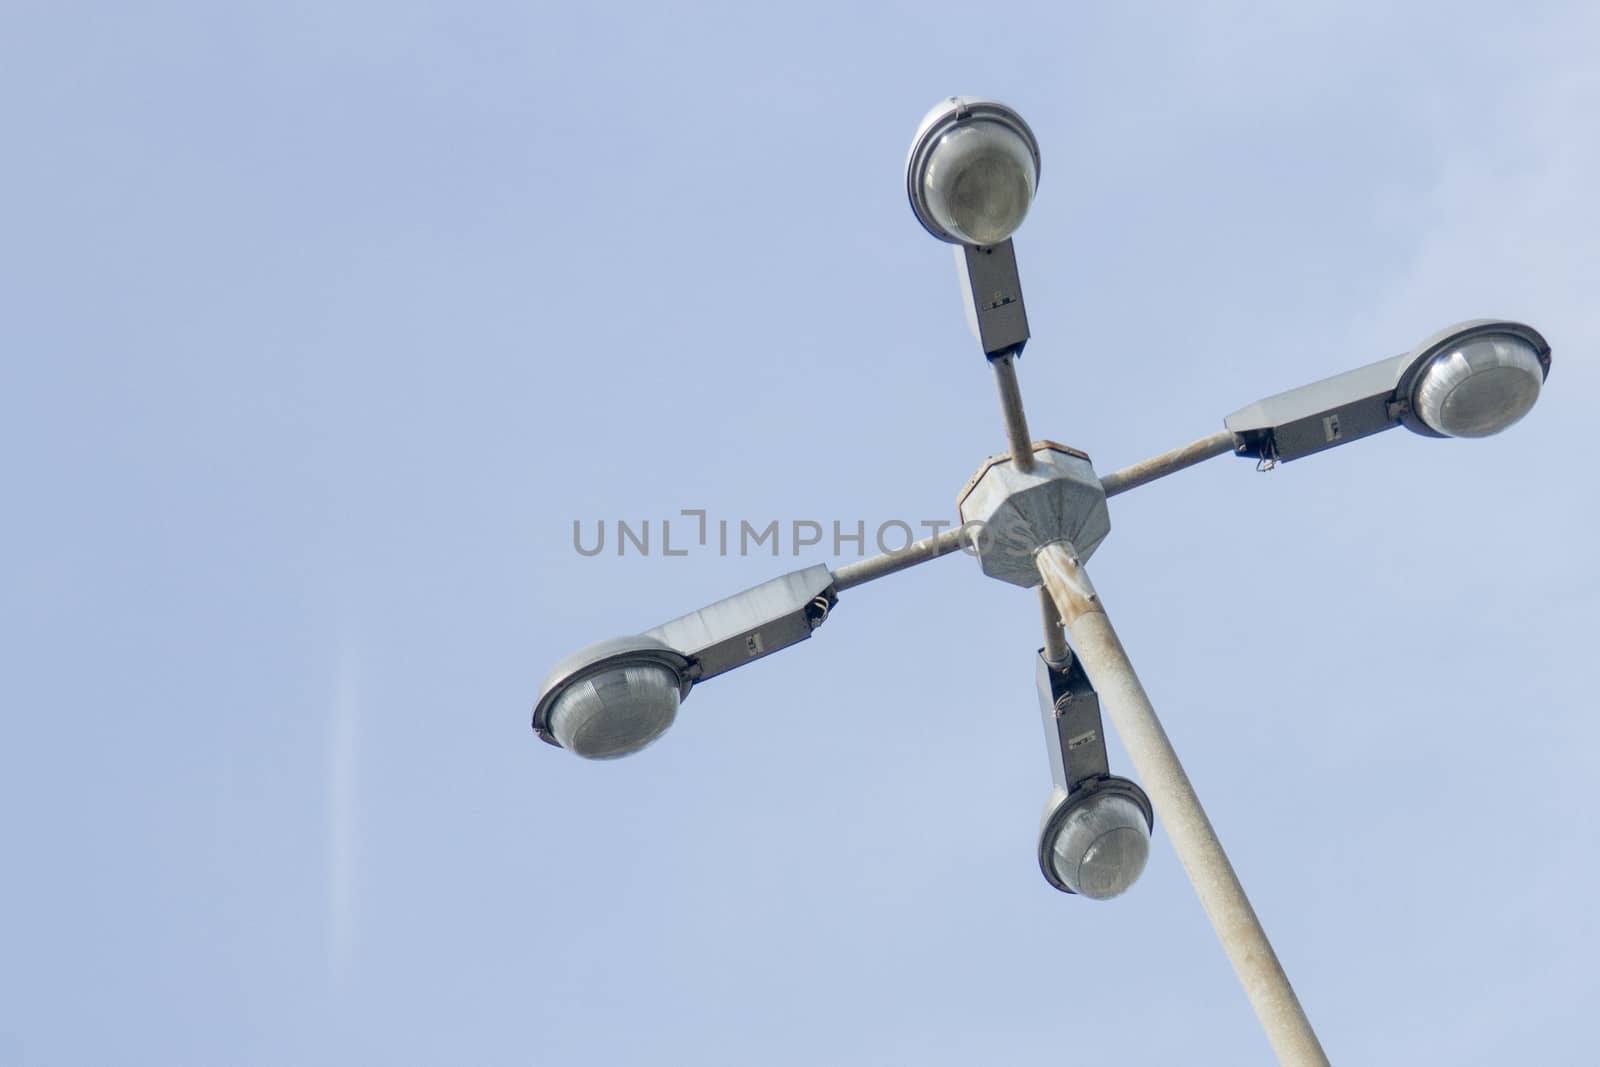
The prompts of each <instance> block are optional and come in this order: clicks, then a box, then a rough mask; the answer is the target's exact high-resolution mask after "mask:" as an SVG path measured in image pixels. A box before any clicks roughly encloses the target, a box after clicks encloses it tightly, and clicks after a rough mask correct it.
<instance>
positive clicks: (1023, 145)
mask: <svg viewBox="0 0 1600 1067" xmlns="http://www.w3.org/2000/svg"><path fill="white" fill-rule="evenodd" d="M1039 168H1040V157H1039V146H1038V142H1037V141H1036V140H1035V138H1034V136H1033V133H1032V131H1031V130H1030V129H1029V128H1028V125H1027V123H1025V122H1024V121H1023V120H1022V117H1021V116H1020V115H1018V114H1017V113H1016V112H1015V111H1013V110H1012V109H1011V108H1009V107H1007V106H1006V105H1004V104H1001V103H999V102H998V101H994V100H985V99H978V98H972V97H951V98H949V99H947V100H944V101H941V102H940V103H939V104H938V105H937V106H936V107H934V108H933V110H931V111H930V112H928V114H927V115H926V116H925V117H924V118H923V120H922V123H921V125H920V126H919V127H918V128H917V133H916V136H915V138H914V139H913V141H912V145H911V152H910V155H909V156H908V158H907V161H906V192H907V196H908V198H909V200H910V201H911V207H912V210H913V211H914V212H915V214H916V217H917V219H918V221H919V222H921V223H922V225H923V226H924V227H925V228H926V229H927V230H928V232H930V233H931V234H933V235H934V236H935V237H937V238H939V239H940V240H942V241H945V242H948V243H949V244H951V245H952V246H953V247H954V251H955V256H956V262H957V266H958V272H959V276H960V279H961V291H962V294H963V297H964V299H965V302H966V310H967V320H968V324H969V326H970V327H971V328H972V332H973V334H974V336H975V337H976V338H977V339H978V343H979V346H980V347H981V348H982V350H983V352H984V355H985V356H986V357H987V359H988V362H989V364H990V366H991V367H992V368H993V373H994V376H995V382H996V385H997V388H998V390H999V395H1000V407H1001V412H1002V415H1003V417H1004V421H1005V429H1006V440H1007V444H1008V449H1007V451H1006V452H1005V453H1002V454H1000V455H996V456H993V457H990V458H989V459H988V460H986V461H985V462H984V463H983V465H982V466H980V467H979V469H978V471H977V473H976V474H974V475H973V477H972V478H971V479H970V480H969V481H968V483H967V485H966V487H965V489H963V490H962V492H961V494H960V497H959V502H958V508H959V512H960V515H961V519H962V525H961V527H959V528H958V529H955V530H950V531H947V532H945V533H941V534H939V535H937V536H935V537H930V538H927V539H925V540H922V541H918V542H915V543H913V544H912V545H910V546H909V547H908V548H907V549H905V550H904V551H901V552H896V553H891V554H887V555H882V556H877V557H873V558H870V559H865V560H861V561H858V562H855V563H850V564H845V565H843V566H841V567H839V568H838V569H836V570H830V569H829V568H828V567H826V566H822V565H817V566H812V567H808V568H806V569H804V570H800V571H795V572H793V573H791V574H787V575H784V576H782V577H779V578H775V579H773V580H771V581H768V582H765V583H763V584H761V585H758V586H756V587H754V588H753V589H748V590H746V591H744V592H742V593H739V594H737V595H735V596H732V597H729V598H727V599H725V600H721V601H718V602H717V603H715V604H712V605H710V606H709V607H705V608H702V609H700V610H699V611H696V612H693V613H691V614H689V615H685V616H683V617H682V618H678V619H674V620H672V621H671V622H667V623H664V624H662V625H661V626H658V627H656V628H655V629H653V630H650V631H648V632H647V633H644V634H641V635H637V636H634V637H623V638H614V639H612V640H609V641H602V642H600V643H599V644H596V645H591V646H589V647H588V648H586V649H583V650H581V651H579V652H577V653H574V654H573V655H572V656H569V657H568V658H567V659H565V660H563V661H562V662H561V663H559V664H558V665H557V666H556V668H555V670H554V671H552V672H551V674H550V675H549V677H548V678H547V679H546V680H545V683H544V685H543V687H542V688H541V690H540V693H539V696H538V699H537V701H536V703H535V705H534V711H533V728H534V730H535V731H536V732H537V733H538V735H539V736H540V737H541V738H542V739H543V740H545V741H547V742H550V743H551V744H554V745H559V746H561V747H563V748H567V749H569V750H571V751H573V752H575V753H577V754H578V755H580V756H586V757H590V758H599V759H604V758H611V757H616V756H623V755H627V754H629V753H632V752H636V751H638V750H639V749H641V748H643V747H644V746H646V745H648V744H649V743H650V742H651V741H653V740H654V739H655V738H656V737H658V736H659V735H660V734H661V733H662V732H663V731H664V730H665V729H666V728H667V727H668V726H670V725H671V724H672V721H673V719H674V718H675V716H676V714H677V710H678V704H679V702H680V701H681V700H683V699H684V698H686V697H687V696H688V695H689V694H690V692H691V691H692V690H693V688H694V687H695V686H697V685H698V684H699V683H701V682H703V681H706V680H707V679H709V678H712V677H714V676H716V675H718V674H721V673H723V672H725V671H728V670H731V669H733V668H734V667H738V666H741V665H743V664H745V663H748V662H750V661H752V660H755V659H759V658H761V657H762V656H766V655H769V654H770V653H773V652H776V651H778V650H779V649H781V648H784V647H787V646H788V645H791V644H794V643H796V642H799V641H802V640H805V639H806V638H808V637H810V636H811V633H812V632H813V631H814V630H815V629H817V628H818V627H819V626H821V625H822V624H823V622H825V621H826V620H827V619H828V618H829V615H830V613H831V611H832V609H833V608H834V606H835V604H836V603H837V602H838V598H839V594H840V593H842V592H844V591H845V590H848V589H851V588H854V587H855V586H858V585H862V584H864V583H866V582H869V581H873V580H875V579H878V578H882V577H885V576H887V575H890V574H894V573H896V572H898V571H900V570H904V569H905V568H907V567H911V566H915V565H916V564H919V563H923V562H926V561H928V560H931V559H937V558H938V557H940V556H944V555H948V554H950V553H951V552H953V551H955V550H956V549H957V548H961V547H969V548H970V549H971V550H972V551H973V553H974V554H975V555H976V556H977V559H978V563H979V566H980V567H981V568H982V570H983V572H984V573H985V574H987V575H989V576H990V577H992V578H997V579H999V580H1001V581H1004V582H1008V583H1011V584H1013V585H1018V586H1022V587H1024V588H1038V589H1039V590H1040V605H1041V610H1042V614H1043V623H1044V639H1043V647H1042V648H1041V649H1040V650H1039V659H1038V664H1037V676H1038V677H1037V684H1038V692H1039V704H1040V711H1041V713H1042V716H1043V719H1044V724H1045V735H1046V740H1047V748H1048V751H1049V756H1050V767H1051V777H1052V783H1053V785H1052V789H1051V791H1050V794H1049V797H1048V799H1047V802H1046V805H1045V812H1044V818H1043V822H1042V825H1041V828H1040V835H1039V866H1040V869H1041V871H1042V872H1043V874H1044V877H1045V879H1046V881H1048V882H1049V883H1050V884H1051V885H1052V886H1054V887H1055V888H1057V889H1059V890H1061V891H1063V892H1066V893H1072V894H1077V895H1081V896H1085V897H1089V898H1092V899H1106V898H1110V897H1115V896H1117V895H1118V894H1120V893H1122V892H1123V891H1124V890H1126V889H1127V888H1128V887H1129V886H1131V885H1132V884H1133V882H1134V881H1135V880H1136V879H1137V878H1138V876H1139V874H1140V872H1141V871H1142V870H1143V869H1144V866H1145V862H1146V860H1147V858H1148V853H1149V839H1150V831H1151V829H1152V828H1153V825H1154V818H1155V817H1156V816H1159V817H1160V818H1161V819H1162V820H1163V821H1164V822H1165V824H1166V826H1167V833H1168V837H1169V838H1170V839H1171V841H1172V845H1173V848H1174V850H1175V851H1176V852H1177V854H1178V858H1179V860H1180V861H1181V862H1182V864H1183V867H1184V870H1185V871H1186V873H1187V874H1188V876H1189V879H1190V881H1191V883H1192V884H1193V885H1194V888H1195V892H1196V894H1197V895H1198V896H1199V898H1200V902H1201V904H1202V905H1203V906H1204V908H1205V911H1206V914H1207V916H1208V917H1209V918H1210V920H1211V923H1212V926H1213V927H1214V928H1215V930H1216V932H1217V936H1218V938H1219V939H1220V940H1221V942H1222V945H1223V948H1224V949H1225V950H1226V952H1227V954H1228V957H1229V959H1230V961H1231V962H1232V964H1233V967H1234V970H1235V972H1236V973H1237V974H1238V976H1239V980H1240V982H1241V983H1242V984H1243V985H1244V988H1245V992H1246V994H1247V995H1248V997H1249V999H1250V1003H1251V1005H1252V1007H1254V1009H1255V1011H1256V1015H1257V1017H1258V1018H1259V1019H1260V1021H1261V1025H1262V1027H1263V1029H1264V1030H1265V1031H1266V1034H1267V1038H1268V1040H1269V1041H1270V1042H1271V1044H1272V1047H1273V1049H1274V1051H1275V1052H1276V1054H1277V1056H1278V1059H1279V1060H1280V1062H1282V1063H1285V1064H1325V1063H1327V1057H1326V1055H1325V1054H1324V1053H1323V1050H1322V1047H1321V1044H1320V1043H1319V1042H1318V1040H1317V1036H1316V1034H1315V1032H1314V1031H1313V1030H1312V1028H1311V1024H1310V1022H1309V1020H1308V1019H1307V1018H1306V1014H1305V1011H1304V1010H1303V1009H1302V1007H1301V1005H1300V1002H1299V999H1298V998H1297V997H1296V996H1295V993H1294V989H1293V987H1292V986H1291V985H1290V984H1289V980H1288V978H1287V976H1286V975H1285V974H1284V971H1283V968H1282V966H1281V965H1280V964H1279V962H1278V959H1277V956H1276V954H1275V953H1274V952H1273V949H1272V945H1271V943H1270V942H1269V941H1268V940H1267V936H1266V932H1265V931H1264V930H1263V929H1262V927H1261V923H1260V921H1259V919H1258V918H1257V917H1256V914H1255V911H1254V910H1253V909H1252V908H1251V906H1250V902H1249V899H1248V898H1247V897H1246V896H1245V893H1244V889H1243V887H1242V886H1241V885H1240V883H1239V879H1238V876H1237V875H1236V874H1235V872H1234V870H1233V866H1232V864H1231V863H1230V862H1229V861H1228V857H1227V854H1226V853H1225V852H1224V851H1223V848H1222V844H1221V842H1220V841H1219V840H1218V838H1217V835H1216V832H1215V830H1214V829H1213V828H1212V825H1211V822H1210V820H1209V819H1208V818H1207V817H1206V813H1205V809H1204V808H1203V807H1202V806H1201V804H1200V799H1199V797H1198V796H1197V795H1196V794H1195V791H1194V787H1193V786H1192V785H1191V784H1190V782H1189V778H1188V776H1187V775H1186V774H1185V773H1184V769H1183V765H1182V763H1181V762H1180V761H1179V759H1178V755H1177V752H1176V751H1175V750H1174V749H1173V747H1172V743H1171V741H1170V740H1169V739H1168V738H1167V735H1166V732H1165V730H1163V728H1162V726H1161V721H1160V719H1159V718H1158V717H1157V715H1156V712H1155V708H1154V707H1153V706H1152V704H1151V702H1150V698H1149V696H1148V695H1147V694H1146V693H1145V691H1144V687H1143V686H1142V685H1141V684H1140V682H1139V678H1138V675H1137V674H1136V673H1135V672H1134V669H1133V665H1132V663H1131V662H1130V661H1129V659H1128V654H1127V652H1126V650H1125V649H1124V648H1123V646H1122V643H1121V641H1120V640H1119V639H1118V637H1117V633H1116V630H1115V629H1114V628H1113V627H1112V625H1111V620H1110V618H1109V617H1108V616H1107V614H1106V609H1105V605H1104V603H1103V602H1102V601H1101V599H1100V596H1099V594H1098V593H1097V592H1096V591H1095V589H1094V586H1093V584H1092V583H1091V582H1090V580H1089V575H1088V573H1087V571H1086V570H1085V567H1084V564H1085V563H1086V561H1087V560H1088V559H1089V557H1090V555H1091V554H1092V553H1093V552H1094V550H1095V548H1096V547H1098V546H1099V544H1100V542H1101V541H1102V540H1104V538H1105V537H1106V535H1107V534H1108V533H1109V532H1110V529H1111V525H1110V517H1109V512H1108V508H1107V503H1106V501H1107V499H1108V498H1110V497H1113V496H1116V495H1117V494H1118V493H1122V492H1126V491H1127V490H1129V489H1133V488H1136V487H1138V486H1141V485H1144V484H1146V483H1147V482H1151V481H1154V480H1156V479H1157V478H1161V477H1164V476H1166V475H1168V474H1172V473H1174V472H1176V471H1180V470H1183V469H1184V468H1186V467H1190V466H1193V465H1194V464H1196V463H1200V462H1203V461H1204V460H1207V459H1210V458H1212V457H1214V456H1220V455H1223V454H1225V453H1232V454H1234V455H1237V456H1243V457H1247V458H1251V459H1254V460H1256V461H1257V465H1258V466H1259V467H1262V468H1268V467H1272V466H1275V465H1277V464H1279V463H1285V462H1289V461H1291V460H1296V459H1300V458H1302V457H1305V456H1308V455H1311V454H1313V453H1315V452H1320V451H1324V450H1326V449H1329V448H1333V447H1335V446H1337V445H1342V444H1346V443H1348V442H1350V441H1354V440H1356V439H1358V438H1361V437H1366V436H1369V435H1371V434H1374V433H1378V432H1380V431H1383V430H1388V429H1392V428H1393V427H1396V426H1404V427H1407V428H1408V429H1411V430H1413V431H1415V432H1417V433H1419V434H1422V435H1425V436H1431V437H1482V436H1486V435H1488V434H1492V433H1496V432H1498V431H1500V430H1502V429H1505V428H1506V427H1508V426H1510V425H1511V424H1512V423H1514V422H1516V421H1517V420H1518V419H1520V418H1521V417H1522V416H1523V415H1525V414H1526V413H1527V412H1528V410H1529V409H1530V408H1531V407H1532V406H1533V404H1534V402H1535V401H1536V400H1537V399H1538V396H1539V392H1540V389H1541V388H1542V386H1543V384H1544V380H1545V378H1546V377H1547V376H1548V375H1549V372H1550V346H1549V345H1548V344H1547V343H1546V342H1545V340H1544V338H1543V337H1541V336H1540V335H1539V333H1538V332H1537V331H1535V330H1533V329H1531V328H1530V327H1527V326H1524V325H1521V324H1519V323H1514V322H1505V321H1500V320H1492V319H1482V320H1476V321H1473V322H1467V323H1463V324H1461V325H1458V326H1454V327H1451V328H1449V329H1447V330H1444V331H1441V332H1440V333H1438V334H1436V335H1434V336H1433V337H1430V338H1428V339H1427V340H1425V341H1424V342H1423V343H1422V344H1420V345H1418V346H1417V347H1416V348H1414V349H1412V350H1411V351H1410V352H1407V353H1405V354H1402V355H1399V356H1394V357H1392V358H1390V359H1385V360H1381V361H1379V362H1377V363H1373V364H1370V365H1368V366H1365V367H1361V368H1358V369H1356V370H1352V371H1348V372H1346V373H1344V374H1340V375H1336V376H1334V377H1332V378H1328V379H1325V380H1323V381H1320V382H1315V383H1313V384H1311V385H1307V386H1303V387H1301V388H1299V389H1293V390H1290V391H1288V392H1286V393H1280V394H1278V395H1276V396H1271V397H1268V398H1266V399H1264V400H1260V401H1258V402H1256V403H1254V404H1250V405H1248V406H1247V407H1244V408H1241V409H1240V410H1239V411H1236V412H1234V413H1233V414H1232V415H1230V416H1228V417H1227V418H1226V419H1224V420H1223V425H1224V427H1225V428H1224V429H1223V430H1222V431H1220V432H1218V433H1215V434H1212V435H1211V436H1209V437H1206V438H1203V439H1201V440H1199V441H1196V442H1193V443H1192V444H1189V445H1186V446H1184V447H1182V448H1178V449H1174V450H1173V451H1171V452H1166V453H1163V454H1161V455H1158V456H1155V457H1153V458H1151V459H1149V460H1146V461H1144V462H1143V463H1138V464H1135V465H1134V466H1132V467H1129V468H1127V469H1125V470H1121V471H1117V472H1115V473H1112V474H1107V475H1105V476H1103V477H1102V476H1099V475H1097V474H1096V473H1095V471H1094V468H1093V465H1092V464H1091V463H1090V460H1089V457H1088V456H1087V455H1085V454H1084V453H1082V452H1079V451H1077V450H1076V449H1072V448H1068V447H1066V446H1064V445H1059V444H1056V443H1054V442H1052V441H1035V440H1034V439H1033V438H1032V436H1031V435H1030V434H1029V431H1028V423H1027V418H1026V416H1025V414H1024V411H1023V405H1022V394H1021V389H1020V385H1019V382H1018V380H1017V371H1016V360H1017V358H1018V357H1019V356H1020V355H1021V352H1022V349H1023V346H1024V345H1025V344H1026V343H1027V341H1028V336H1029V334H1028V317H1027V311H1026V308H1025V306H1024V304H1023V299H1022V288H1021V283H1020V278H1019V273H1018V269H1017V259H1016V254H1015V249H1014V248H1013V246H1012V242H1011V234H1012V233H1013V232H1015V230H1016V229H1017V227H1018V226H1019V225H1021V223H1022V221H1023V219H1024V217H1025V216H1026V214H1027V211H1028V207H1029V205H1030V204H1031V202H1032V199H1033V195H1034V192H1035V190H1036V189H1037V187H1038V183H1039ZM1063 630H1065V633H1064V632H1063ZM1069 636H1070V644H1069V641H1068V637H1069ZM1102 704H1104V705H1105V708H1106V710H1107V711H1108V712H1109V713H1110V716H1111V720H1112V722H1113V724H1114V725H1115V726H1116V728H1117V732H1118V735H1119V736H1120V737H1121V739H1122V741H1123V744H1124V747H1125V748H1126V749H1127V751H1128V755H1129V757H1130V758H1131V759H1132V761H1133V765H1134V770H1135V771H1136V772H1137V773H1138V775H1139V778H1140V780H1141V782H1142V783H1143V785H1142V787H1141V785H1140V784H1137V783H1135V782H1133V781H1132V780H1130V779H1128V778H1124V777H1121V776H1118V775H1115V774H1113V773H1112V772H1111V767H1110V764H1109V761H1108V758H1107V754H1106V746H1105V738H1104V731H1103V726H1102V723H1101V717H1100V709H1101V705H1102Z"/></svg>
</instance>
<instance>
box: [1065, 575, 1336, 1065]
mask: <svg viewBox="0 0 1600 1067" xmlns="http://www.w3.org/2000/svg"><path fill="white" fill-rule="evenodd" d="M1076 557H1077V553H1076V552H1075V551H1074V550H1073V549H1072V548H1071V546H1070V545H1067V544H1064V543H1056V544H1052V545H1046V546H1045V547H1044V548H1041V549H1040V550H1039V554H1038V556H1037V557H1036V559H1037V562H1038V565H1039V575H1040V577H1041V578H1042V579H1043V580H1044V585H1045V588H1046V589H1047V590H1048V591H1049V593H1050V597H1051V599H1052V600H1054V601H1055V604H1056V609H1057V610H1058V611H1059V612H1060V613H1061V617H1062V618H1063V619H1064V620H1065V621H1066V624H1067V631H1068V633H1070V634H1071V635H1072V644H1073V649H1074V651H1075V652H1076V653H1077V656H1078V660H1079V662H1081V663H1082V664H1083V669H1084V672H1085V673H1086V674H1088V676H1089V681H1090V682H1092V683H1093V684H1094V687H1095V690H1096V691H1097V692H1098V693H1099V694H1100V700H1101V703H1102V705H1103V706H1104V707H1105V708H1106V710H1107V712H1108V713H1109V714H1110V716H1111V721H1112V723H1113V725H1115V726H1116V728H1117V733H1118V735H1120V736H1121V738H1122V743H1123V746H1124V747H1125V748H1126V749H1127V750H1128V756H1129V758H1131V759H1132V760H1133V765H1134V768H1135V769H1136V770H1137V771H1138V772H1139V778H1140V780H1141V782H1142V784H1143V785H1144V788H1145V791H1146V792H1147V793H1149V795H1150V801H1151V803H1152V804H1153V805H1154V806H1155V809H1156V815H1157V817H1158V818H1159V819H1160V820H1161V821H1162V823H1163V824H1164V825H1165V826H1166V828H1167V836H1168V838H1170V839H1171V841H1172V847H1173V849H1174V850H1175V851H1176V852H1177V853H1178V859H1179V860H1180V861H1182V863H1183V868H1184V870H1185V871H1186V872H1188V875H1189V881H1190V882H1191V883H1193V885H1194V889H1195V893H1196V894H1197V895H1198V896H1199V897H1200V903H1201V905H1202V906H1204V908H1205V910H1206V915H1207V916H1208V917H1209V918H1210V919H1211V925H1212V927H1213V928H1214V929H1215V930H1216V932H1217V937H1218V938H1220V939H1221V941H1222V947H1223V948H1224V949H1225V950H1226V951H1227V953H1228V959H1229V960H1230V961H1231V962H1232V963H1233V969H1234V972H1235V973H1236V974H1238V976H1239V981H1240V982H1241V983H1243V985H1244V991H1245V994H1246V995H1247V996H1248V997H1249V998H1250V1006H1251V1007H1253V1008H1254V1009H1255V1012H1256V1017H1257V1018H1258V1019H1260V1020H1261V1027H1262V1029H1264V1030H1265V1031H1266V1033H1267V1040H1268V1041H1270V1042H1271V1043H1272V1049H1273V1051H1274V1052H1275V1053H1276V1054H1277V1056H1278V1062H1279V1063H1282V1064H1284V1065H1285V1067H1326V1064H1327V1063H1328V1057H1327V1054H1326V1053H1324V1052H1323V1051H1322V1044H1321V1043H1320V1042H1319V1041H1318V1040H1317V1035H1316V1033H1315V1031H1313V1030H1312V1029H1311V1020H1309V1019H1308V1018H1306V1013H1305V1009H1304V1008H1302V1007H1301V1006H1300V999H1299V998H1298V997H1297V996H1295V992H1294V987H1293V986H1291V985H1290V984H1289V977H1288V975H1286V974H1285V973H1284V971H1283V965H1282V964H1280V963H1279V962H1278V956H1277V954H1276V953H1275V952H1273V951H1272V944H1271V942H1269V941H1268V940H1267V933H1266V931H1265V930H1263V929H1262V928H1261V920H1260V919H1258V918H1256V913H1255V909H1254V908H1252V907H1251V906H1250V900H1249V898H1248V897H1246V896H1245V894H1244V886H1242V885H1240V884H1239V876H1238V875H1237V874H1235V873H1234V870H1233V864H1232V863H1230V862H1228V855H1227V853H1225V852H1224V851H1223V850H1222V842H1221V841H1219V840H1218V839H1217V832H1216V830H1214V829H1213V828H1212V826H1211V820H1210V819H1208V818H1206V813H1205V809H1204V808H1202V807H1201V806H1200V798H1199V796H1197V795H1196V794H1195V791H1194V786H1193V785H1191V784H1190V782H1189V776H1188V775H1187V774H1185V773H1184V770H1183V764H1182V763H1180V762H1179V761H1178V753H1177V752H1176V751H1175V750H1174V749H1173V747H1172V742H1171V741H1170V740H1168V738H1167V732H1166V731H1165V730H1164V729H1162V727H1161V720H1160V719H1158V718H1157V717H1156V710H1155V708H1154V706H1152V705H1151V703H1150V697H1149V696H1148V695H1146V693H1145V691H1144V686H1142V685H1140V684H1139V676H1138V675H1137V674H1135V673H1134V670H1133V664H1132V663H1130V662H1129V660H1128V653H1127V651H1126V650H1124V649H1123V647H1122V642H1121V641H1120V640H1118V639H1117V632H1116V631H1115V630H1114V629H1112V627H1111V620H1110V619H1109V618H1107V617H1106V612H1105V607H1104V606H1103V605H1102V604H1101V603H1100V598H1099V596H1098V594H1096V593H1095V591H1094V587H1093V586H1092V585H1091V584H1090V582H1089V576H1088V575H1087V574H1085V573H1084V570H1083V567H1082V565H1081V564H1080V563H1079V561H1078V560H1077V558H1076Z"/></svg>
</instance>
